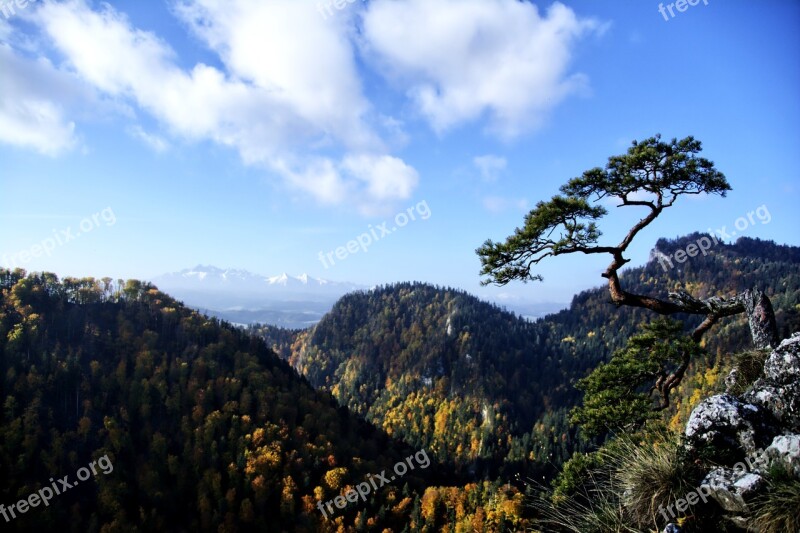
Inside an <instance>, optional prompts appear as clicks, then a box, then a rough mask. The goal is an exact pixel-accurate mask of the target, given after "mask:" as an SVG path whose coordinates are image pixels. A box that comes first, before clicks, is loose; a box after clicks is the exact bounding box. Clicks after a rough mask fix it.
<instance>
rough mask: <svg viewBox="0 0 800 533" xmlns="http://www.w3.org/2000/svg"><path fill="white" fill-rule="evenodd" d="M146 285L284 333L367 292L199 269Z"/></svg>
mask: <svg viewBox="0 0 800 533" xmlns="http://www.w3.org/2000/svg"><path fill="white" fill-rule="evenodd" d="M150 281H152V282H153V283H154V284H155V285H156V286H157V287H158V288H159V289H160V290H162V291H164V292H166V293H168V294H170V295H172V296H173V297H175V298H177V299H179V300H182V301H183V302H184V303H186V304H187V305H189V306H190V307H194V308H196V309H199V310H201V311H203V312H204V313H207V314H209V315H213V316H216V317H219V318H222V319H224V320H228V321H229V322H233V323H235V324H269V325H272V326H278V327H282V328H288V329H304V328H308V327H310V326H313V325H314V324H316V323H317V322H319V321H320V319H321V318H322V316H323V315H324V314H325V313H327V312H328V311H330V310H331V309H332V308H333V304H335V303H336V301H337V300H338V299H339V298H341V297H342V296H344V295H345V294H347V293H350V292H353V291H358V290H366V289H369V288H370V287H367V286H366V285H359V284H357V283H348V282H339V281H330V280H327V279H320V278H314V277H311V276H309V275H308V274H300V275H299V276H290V275H289V274H286V273H283V274H279V275H277V276H263V275H260V274H253V273H252V272H248V271H247V270H240V269H232V268H228V269H224V268H218V267H215V266H204V265H198V266H196V267H194V268H186V269H184V270H181V271H180V272H173V273H170V274H162V275H161V276H158V277H156V278H153V279H151V280H150ZM496 303H497V304H498V305H500V306H501V307H504V308H506V309H508V311H510V312H513V313H516V314H518V315H520V316H522V317H523V318H526V319H529V320H533V319H536V318H541V317H543V316H545V315H548V314H550V313H555V312H557V311H559V310H561V309H564V308H565V307H567V305H566V304H559V303H550V302H545V303H532V302H526V301H523V300H520V299H518V298H515V297H506V298H498V299H497V302H496Z"/></svg>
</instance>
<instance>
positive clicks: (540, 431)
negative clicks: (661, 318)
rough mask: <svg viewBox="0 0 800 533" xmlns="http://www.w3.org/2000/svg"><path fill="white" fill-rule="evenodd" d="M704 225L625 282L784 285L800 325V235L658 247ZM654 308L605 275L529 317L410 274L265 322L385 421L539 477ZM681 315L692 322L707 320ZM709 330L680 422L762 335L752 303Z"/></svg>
mask: <svg viewBox="0 0 800 533" xmlns="http://www.w3.org/2000/svg"><path fill="white" fill-rule="evenodd" d="M700 237H701V234H693V235H688V236H685V237H682V238H678V239H660V240H659V241H658V242H657V243H656V246H655V248H654V250H653V253H652V254H651V260H650V261H649V262H648V263H647V264H646V265H644V266H642V267H635V268H629V269H626V270H625V271H624V272H623V273H622V279H623V281H624V283H625V284H626V286H627V287H629V289H630V290H631V291H632V292H635V293H640V294H652V295H657V296H660V297H666V295H667V293H668V292H670V291H677V290H684V291H686V292H688V293H690V294H692V295H694V296H696V297H699V298H705V297H710V296H730V295H733V294H735V293H737V292H740V291H742V290H745V289H748V288H753V287H755V288H760V289H762V290H764V291H765V292H766V293H767V294H768V295H769V297H770V298H771V299H772V302H773V305H774V308H775V311H776V318H777V322H778V327H779V330H780V332H781V334H782V335H784V336H786V335H788V333H789V332H790V331H797V330H798V329H800V312H799V311H800V276H799V275H798V274H799V273H800V271H799V270H798V265H800V249H799V248H796V247H790V246H782V245H777V244H775V243H773V242H769V241H761V240H758V239H751V238H740V239H739V240H737V241H736V242H735V243H733V244H730V245H728V244H724V243H720V244H718V245H717V246H715V247H714V249H713V250H712V251H711V252H709V253H708V254H707V255H698V256H696V257H694V258H691V259H689V260H688V261H686V262H685V263H683V264H678V263H675V265H674V268H668V269H667V270H665V269H664V268H663V267H662V266H661V264H660V263H659V262H658V261H657V260H656V257H657V253H659V252H660V253H668V254H674V252H675V251H676V250H679V249H685V248H686V247H687V246H688V245H689V244H691V243H694V242H696V240H697V239H698V238H700ZM654 318H656V317H655V315H654V314H653V313H652V312H650V311H647V310H644V309H637V308H630V307H625V306H623V307H619V308H618V307H617V306H615V305H614V304H612V303H611V301H610V298H609V295H608V289H607V288H606V287H598V288H596V289H591V290H588V291H584V292H581V293H580V294H577V295H576V296H575V297H574V298H573V300H572V303H571V305H570V307H569V309H566V310H563V311H561V312H559V313H556V314H553V315H550V316H547V317H545V318H542V319H539V320H537V321H536V322H533V323H531V322H527V321H525V320H523V319H521V318H519V317H516V316H514V315H513V314H512V313H509V312H507V311H505V310H502V309H500V308H498V307H496V306H494V305H492V304H488V303H486V302H482V301H480V300H478V299H477V298H475V297H473V296H471V295H469V294H467V293H465V292H463V291H458V290H453V289H448V288H442V287H434V286H431V285H426V284H421V283H398V284H394V285H389V286H383V287H378V288H376V289H374V290H372V291H362V292H357V293H352V294H350V295H347V296H345V297H344V298H342V299H341V300H340V301H339V302H338V303H337V304H336V305H335V306H334V308H333V310H332V311H331V312H330V313H329V314H328V315H326V316H325V317H324V318H323V319H322V321H321V322H320V323H319V324H318V325H317V326H315V327H313V328H310V329H309V330H305V331H294V332H290V331H286V330H280V329H278V328H271V327H258V328H253V330H254V331H256V332H258V333H260V334H262V335H264V336H265V337H266V338H267V340H268V343H269V344H270V345H272V346H274V347H275V349H276V350H277V351H278V352H279V353H281V355H282V356H283V357H285V358H286V359H287V360H288V361H289V362H290V363H291V364H292V366H293V367H295V368H296V369H297V370H298V371H299V372H301V373H302V374H303V375H304V376H306V377H307V378H308V379H309V381H310V382H311V383H312V384H313V385H314V386H315V387H318V388H321V389H323V390H326V391H330V392H331V393H332V395H333V396H334V397H335V398H336V399H337V400H338V401H339V402H340V404H341V405H346V406H347V407H348V408H350V409H351V410H352V411H353V412H356V413H359V414H361V415H363V416H365V417H366V418H367V420H370V421H371V422H373V423H374V424H376V425H377V426H378V427H381V428H383V429H384V430H385V431H386V432H387V433H389V434H391V435H394V436H399V437H400V438H402V439H403V440H404V441H406V442H408V443H410V444H412V445H414V446H417V447H427V448H429V449H430V450H431V451H432V452H433V453H434V454H436V456H437V457H439V458H440V459H441V460H445V459H446V460H448V461H453V462H455V464H456V465H457V466H459V467H460V468H462V469H464V470H467V471H468V472H471V473H473V474H475V473H477V474H478V475H488V476H494V475H498V474H500V475H502V476H507V477H511V476H513V475H515V474H517V473H521V474H522V475H528V476H531V477H534V478H536V479H541V475H543V474H545V475H546V474H548V473H549V472H552V470H553V469H554V467H557V466H558V465H559V464H561V462H563V461H564V460H565V459H566V458H568V457H569V456H570V455H571V453H572V452H573V451H575V450H582V449H585V448H586V446H587V444H588V443H586V442H584V441H583V440H581V439H579V438H577V432H576V428H575V427H574V426H572V425H571V424H569V422H568V420H567V419H568V416H567V413H568V411H569V409H570V408H571V407H573V406H575V405H577V404H578V403H579V401H580V398H581V394H580V391H578V390H577V389H576V388H575V386H574V385H575V382H576V381H577V380H578V379H580V378H582V377H584V376H585V375H586V374H587V373H589V371H591V370H592V369H593V368H595V367H596V366H597V365H598V364H599V363H600V362H602V361H606V360H608V358H609V357H610V354H611V353H612V352H613V351H614V350H616V349H618V348H620V347H622V346H623V345H624V344H625V343H626V341H627V340H628V339H629V338H630V337H631V336H632V335H634V333H635V332H636V330H637V327H638V326H639V325H640V324H642V323H646V322H650V321H652V320H653V319H654ZM676 318H677V319H681V320H683V321H684V324H685V327H686V328H687V329H688V328H691V327H694V326H696V325H697V324H698V323H699V321H700V317H697V316H682V315H678V316H676ZM707 339H708V340H707V341H706V343H705V348H706V349H707V355H706V356H704V357H702V358H699V359H698V360H696V361H694V362H693V363H692V366H691V367H690V369H689V372H688V373H687V382H686V383H685V384H684V386H683V387H682V389H681V394H679V395H678V396H677V397H676V398H675V402H674V404H673V405H672V406H671V409H670V410H669V411H667V415H668V416H669V417H673V416H676V417H677V418H675V423H677V422H678V421H679V420H680V416H678V415H679V414H683V415H685V414H686V410H687V409H688V403H687V402H686V401H683V398H685V399H687V400H689V399H691V398H694V399H695V400H696V398H697V397H698V394H697V392H698V389H701V388H702V389H703V390H705V389H706V388H709V387H713V386H714V385H715V384H716V383H717V380H718V379H719V371H720V368H722V367H724V366H725V365H727V364H729V362H730V354H731V353H733V352H736V351H739V350H742V349H745V348H748V347H749V345H750V342H751V341H750V333H749V330H748V326H747V322H746V319H745V317H743V316H742V317H737V318H731V319H726V320H723V321H721V322H720V323H719V324H718V325H717V326H715V327H714V328H713V329H712V330H711V332H710V334H709V335H707ZM698 370H699V373H698ZM709 376H713V377H714V380H713V383H711V382H709V379H707V378H708V377H709Z"/></svg>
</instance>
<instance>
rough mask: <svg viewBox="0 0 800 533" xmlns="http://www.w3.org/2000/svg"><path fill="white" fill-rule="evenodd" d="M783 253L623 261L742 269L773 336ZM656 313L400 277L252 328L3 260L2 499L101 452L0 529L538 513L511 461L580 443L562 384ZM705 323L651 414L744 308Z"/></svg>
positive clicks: (467, 522) (659, 278) (759, 244)
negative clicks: (512, 300) (509, 302)
mask: <svg viewBox="0 0 800 533" xmlns="http://www.w3.org/2000/svg"><path fill="white" fill-rule="evenodd" d="M696 238H697V236H696V235H695V236H688V237H685V238H683V239H678V240H661V241H659V242H658V243H657V249H658V250H660V251H663V252H669V251H670V250H672V251H674V250H676V249H678V248H684V247H685V246H686V245H687V244H688V243H690V242H692V241H693V240H695V239H696ZM798 263H800V250H799V249H797V248H793V247H781V246H778V245H775V244H774V243H770V242H763V241H758V240H753V239H740V240H739V241H737V243H736V244H733V245H719V247H718V248H717V249H715V250H714V252H713V253H710V254H709V255H708V256H706V257H703V256H698V257H695V258H693V259H692V260H691V261H687V262H686V263H685V264H683V265H680V267H677V266H676V268H674V269H672V270H670V271H668V272H664V271H663V269H662V268H661V266H659V264H658V262H657V261H651V262H650V263H648V264H647V265H645V266H644V267H640V268H632V269H629V270H627V271H625V273H624V279H625V282H626V283H627V284H628V285H629V286H632V287H634V288H635V290H637V291H639V292H646V293H656V294H663V293H665V292H667V291H669V290H675V289H678V288H683V289H685V290H687V291H689V292H692V293H693V294H697V295H701V296H702V295H726V294H731V293H733V292H735V291H737V290H741V289H742V288H747V287H753V286H755V287H759V288H761V289H763V290H765V291H766V292H767V293H768V294H769V296H770V298H771V299H772V301H773V303H774V306H775V310H776V315H777V319H778V325H779V329H780V330H781V334H782V335H785V334H786V332H788V331H796V330H797V329H798V326H799V325H800V320H798V316H799V315H800V313H798V307H799V304H800V277H798ZM652 318H653V317H652V316H650V315H648V314H647V313H645V312H643V311H640V310H633V311H631V310H630V309H628V308H620V309H617V308H616V307H615V306H614V305H612V304H611V303H610V302H609V300H608V295H607V291H606V290H605V288H598V289H595V290H590V291H585V292H583V293H581V294H578V295H576V296H575V298H574V299H573V302H572V305H571V307H570V309H568V310H565V311H562V312H560V313H557V314H555V315H551V316H549V317H546V318H544V319H541V320H538V321H536V322H527V321H525V320H523V319H521V318H519V317H516V316H514V315H513V314H511V313H508V312H506V311H504V310H502V309H500V308H498V307H496V306H493V305H491V304H487V303H485V302H481V301H479V300H477V299H475V298H473V297H472V296H470V295H468V294H467V293H464V292H461V291H456V290H451V289H445V288H440V287H433V286H430V285H425V284H419V283H400V284H396V285H390V286H385V287H379V288H377V289H375V290H373V291H368V292H359V293H353V294H350V295H348V296H346V297H344V298H343V299H342V300H341V301H340V302H339V303H338V304H337V305H336V306H335V307H334V309H333V310H332V311H331V312H330V313H329V314H328V315H327V316H326V317H325V318H324V319H323V321H322V322H320V324H319V325H318V326H316V327H315V328H312V329H309V330H304V331H286V330H278V329H275V328H268V327H263V328H253V329H252V330H251V331H249V332H248V331H244V330H242V329H239V328H236V327H233V326H231V325H229V324H227V323H224V322H220V321H218V320H216V319H213V318H209V317H206V316H203V315H202V314H199V313H197V312H196V311H192V310H190V309H188V308H186V307H185V306H183V305H182V304H181V303H180V302H177V301H175V300H174V299H173V298H171V297H169V296H168V295H166V294H163V293H161V292H160V291H158V289H157V288H155V287H154V286H152V285H150V284H146V283H141V282H138V281H135V280H132V281H128V282H121V281H113V280H110V279H108V278H105V279H102V280H96V279H93V278H84V279H75V278H65V279H63V280H60V279H58V278H57V277H56V276H55V275H53V274H47V273H33V274H27V273H25V272H23V271H21V270H17V271H13V272H11V271H7V270H0V353H2V359H0V371H2V380H0V399H2V402H3V409H2V412H0V479H2V485H1V486H0V503H3V504H5V505H6V506H8V505H10V504H13V503H15V502H17V501H18V500H20V499H22V498H25V497H27V496H28V495H29V494H30V493H32V492H34V491H36V490H38V489H40V488H42V487H43V486H45V485H46V484H48V479H50V478H51V477H52V478H61V477H62V476H65V475H70V476H74V473H75V472H76V470H77V469H79V468H80V467H82V466H84V465H86V464H88V463H89V462H90V461H91V460H94V459H97V458H98V457H101V456H103V455H108V457H109V459H110V461H111V462H112V464H113V465H114V470H113V472H112V473H110V474H108V475H99V476H97V477H94V478H92V479H91V480H90V481H87V482H85V483H82V484H81V485H80V486H79V487H75V488H74V489H72V490H70V491H68V492H65V493H64V494H61V495H59V496H57V497H56V499H54V500H53V501H51V502H50V505H49V506H48V507H42V506H39V507H37V508H32V509H29V510H28V511H27V513H25V514H21V515H19V516H17V518H15V519H14V520H12V521H10V522H5V521H4V522H5V523H3V526H4V528H5V529H7V530H18V531H30V530H51V529H55V528H59V527H60V528H63V529H69V530H71V531H157V530H161V531H163V530H168V531H196V530H197V531H251V530H255V531H384V530H392V531H430V532H433V531H471V530H474V531H481V530H483V531H519V530H522V529H524V528H525V527H527V526H529V525H530V524H531V522H530V518H531V517H532V516H531V515H532V513H533V512H534V511H532V510H531V509H530V508H528V507H527V506H526V505H525V503H524V501H525V499H524V491H525V490H526V488H525V486H524V485H523V484H521V483H519V479H525V478H526V477H534V478H536V479H541V476H542V475H548V474H550V473H552V472H553V471H554V470H555V469H556V468H557V467H558V466H559V465H560V464H561V463H562V462H563V461H564V460H566V459H567V458H568V457H569V456H570V455H571V453H572V452H573V451H574V450H583V449H588V448H590V447H591V446H593V444H594V443H592V442H588V441H585V440H582V439H580V438H579V436H578V434H577V432H576V429H575V427H574V426H573V425H571V424H570V423H569V422H568V412H569V409H570V408H571V407H572V406H574V405H576V404H577V403H578V402H579V400H580V393H579V391H578V390H577V389H575V387H574V384H575V382H576V381H577V379H579V378H581V377H583V376H585V375H586V374H587V373H588V372H589V370H590V369H592V368H594V367H595V366H596V364H597V363H598V362H600V361H603V360H606V359H607V358H608V356H609V354H610V352H611V351H613V350H614V349H616V348H618V347H619V346H621V345H623V344H624V343H625V342H626V340H627V338H628V337H630V336H631V335H632V334H633V332H634V331H635V329H636V326H637V324H639V323H640V322H642V321H650V320H652ZM689 323H691V319H689V320H687V326H688V325H690V324H689ZM253 333H258V334H259V335H261V336H266V337H267V342H264V340H263V339H262V338H261V337H260V336H259V335H253ZM708 339H709V341H708V343H707V346H706V347H707V349H708V352H709V353H708V355H707V356H706V357H705V359H703V360H698V361H697V362H696V363H695V365H696V366H693V368H692V371H691V372H690V373H689V375H688V376H687V379H686V381H685V383H684V385H683V386H682V388H681V389H680V390H679V391H678V392H679V394H677V398H676V399H677V401H676V403H675V405H674V406H673V409H672V410H671V411H669V412H667V413H666V414H665V418H666V420H667V421H669V420H671V421H672V422H673V423H678V422H679V421H680V420H681V419H682V418H681V417H683V416H685V414H686V411H687V409H688V406H689V405H691V403H692V402H696V401H697V399H698V398H700V392H703V393H705V392H706V391H708V390H710V389H713V387H714V386H716V385H717V384H718V382H719V376H720V372H721V369H722V368H724V367H725V365H727V364H728V363H729V354H730V353H731V352H732V351H736V350H740V349H742V348H746V347H747V346H748V344H749V334H748V331H747V326H746V324H745V322H744V320H743V319H731V320H728V321H723V322H721V323H720V324H719V325H718V326H715V328H714V329H713V330H712V331H711V334H710V335H709V336H708ZM272 348H274V350H275V351H273V349H272ZM275 352H278V354H279V355H280V357H279V356H278V355H276V353H275ZM282 358H283V359H285V360H282ZM300 374H302V375H300ZM312 385H313V387H312ZM314 387H316V389H317V390H315V388H314ZM362 418H363V419H362ZM364 419H366V420H364ZM421 449H425V450H427V451H428V453H429V455H430V457H431V459H432V461H433V462H432V464H431V466H430V468H428V469H426V470H417V471H415V472H412V473H410V474H409V475H407V476H406V477H404V478H403V480H402V481H400V482H397V483H393V484H389V485H387V486H385V487H382V488H381V489H380V490H379V491H377V492H376V493H375V494H373V495H371V496H370V497H369V498H368V500H367V501H366V502H361V501H359V502H358V503H353V504H348V506H347V507H346V508H345V509H344V510H342V511H341V512H339V513H337V514H335V516H333V517H332V519H330V520H327V519H325V518H323V516H322V515H321V513H320V512H319V511H318V510H317V502H318V501H320V500H321V501H326V500H329V499H331V498H333V497H335V496H337V495H342V494H345V493H346V492H347V491H348V490H349V488H351V487H353V486H354V485H355V484H357V483H359V482H361V481H363V480H364V479H365V478H366V477H367V476H368V475H370V474H376V473H379V472H381V471H382V470H384V469H389V468H391V467H392V465H394V464H395V463H396V462H397V461H400V460H402V459H403V458H404V457H407V456H408V455H409V454H411V453H413V452H416V451H418V450H421ZM517 474H519V476H520V477H519V478H518V477H517ZM454 528H455V529H454Z"/></svg>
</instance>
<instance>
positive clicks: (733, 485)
mask: <svg viewBox="0 0 800 533" xmlns="http://www.w3.org/2000/svg"><path fill="white" fill-rule="evenodd" d="M764 483H766V481H765V479H764V477H763V476H762V475H761V474H757V473H755V472H747V471H746V470H741V469H732V468H723V467H720V468H715V469H714V470H712V471H711V472H709V473H708V475H707V476H706V477H705V479H704V480H703V483H702V484H701V485H700V490H701V491H703V492H704V493H705V494H708V495H709V496H711V497H712V498H714V499H715V500H716V501H717V503H719V505H720V507H722V508H723V509H724V510H726V511H730V512H734V513H743V512H746V511H748V509H749V508H748V505H747V504H748V503H750V502H751V501H752V500H753V498H754V497H756V496H757V495H758V493H759V490H760V489H761V488H762V487H763V486H764Z"/></svg>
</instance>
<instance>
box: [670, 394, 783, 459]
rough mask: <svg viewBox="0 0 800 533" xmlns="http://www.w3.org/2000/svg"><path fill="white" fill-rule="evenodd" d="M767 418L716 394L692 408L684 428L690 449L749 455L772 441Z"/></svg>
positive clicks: (752, 408)
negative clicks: (715, 449) (728, 450)
mask: <svg viewBox="0 0 800 533" xmlns="http://www.w3.org/2000/svg"><path fill="white" fill-rule="evenodd" d="M771 422H772V420H771V417H770V415H769V414H768V413H766V412H764V411H763V410H762V409H759V408H758V407H756V406H754V405H751V404H748V403H745V402H743V401H741V400H739V399H738V398H736V397H735V396H732V395H730V394H719V395H717V396H711V397H710V398H706V399H705V400H703V401H702V402H701V403H700V405H698V406H697V407H695V409H694V411H692V414H691V416H690V417H689V422H688V423H687V424H686V438H687V440H688V443H689V445H690V446H692V447H694V448H701V447H704V446H714V447H715V448H728V449H734V450H736V451H737V452H738V453H737V455H741V454H742V453H744V454H751V453H753V452H755V451H756V449H759V448H761V447H763V446H765V445H766V444H768V443H769V442H771V440H772V436H773V435H772V433H773V431H774V429H773V428H772V427H771V426H772V425H771Z"/></svg>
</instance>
